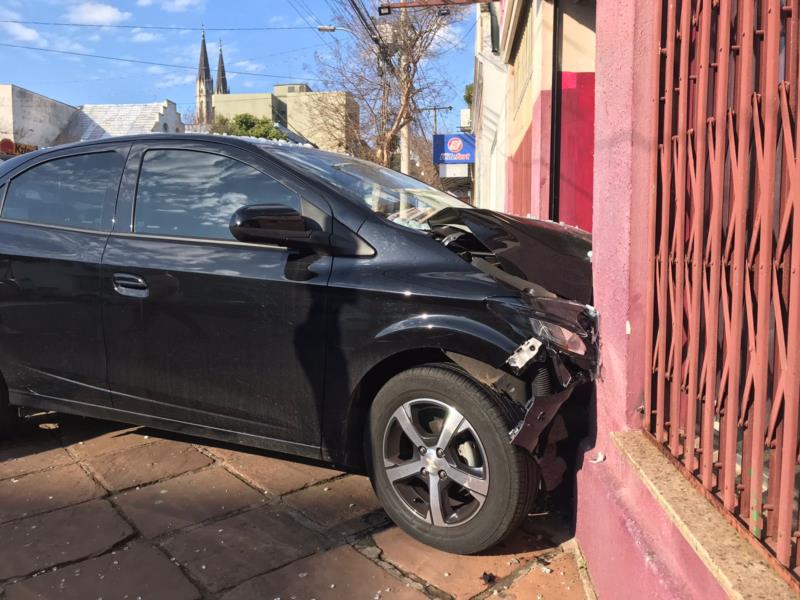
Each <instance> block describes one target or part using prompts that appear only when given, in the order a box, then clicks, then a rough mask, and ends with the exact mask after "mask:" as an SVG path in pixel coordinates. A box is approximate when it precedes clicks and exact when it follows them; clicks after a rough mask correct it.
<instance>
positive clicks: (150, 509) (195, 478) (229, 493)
mask: <svg viewBox="0 0 800 600" xmlns="http://www.w3.org/2000/svg"><path fill="white" fill-rule="evenodd" d="M263 501H264V495H263V494H261V493H260V492H258V491H256V490H254V489H253V488H251V487H250V486H249V485H247V484H246V483H244V482H242V481H241V480H239V479H237V478H236V477H234V476H233V475H231V474H230V473H228V472H227V471H226V470H225V469H223V468H221V467H218V468H211V469H205V470H203V471H199V472H197V473H187V474H186V475H181V476H179V477H175V478H174V479H168V480H167V481H163V482H161V483H156V484H154V485H149V486H146V487H142V488H138V489H137V488H134V489H130V490H128V491H127V492H123V493H122V494H120V495H119V496H117V497H116V502H117V505H118V506H119V507H120V508H121V509H122V511H123V512H124V513H125V515H126V516H127V517H128V518H129V519H130V520H131V521H133V523H134V524H135V525H136V527H137V528H138V529H139V531H141V532H142V534H143V535H144V536H146V537H155V536H157V535H161V534H163V533H165V532H167V531H171V530H175V529H181V528H183V527H187V526H189V525H192V524H194V523H200V522H202V521H205V520H207V519H210V518H211V517H214V516H216V515H223V514H225V513H228V512H231V511H234V510H239V509H242V508H244V507H246V506H250V505H251V504H256V503H258V502H263Z"/></svg>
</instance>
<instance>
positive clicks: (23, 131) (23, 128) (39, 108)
mask: <svg viewBox="0 0 800 600" xmlns="http://www.w3.org/2000/svg"><path fill="white" fill-rule="evenodd" d="M77 111H78V108H76V107H75V106H70V105H69V104H65V103H63V102H59V101H58V100H53V99H52V98H48V97H47V96H42V95H41V94H37V93H35V92H31V91H29V90H26V89H24V88H21V87H18V86H16V85H12V84H8V83H4V84H0V139H9V140H11V141H12V142H16V143H17V144H29V145H31V146H38V147H42V146H51V145H53V144H54V143H55V140H56V138H57V137H58V136H59V134H60V133H61V131H62V130H63V129H64V127H66V125H67V123H68V122H69V120H70V118H71V117H72V115H73V114H75V113H76V112H77Z"/></svg>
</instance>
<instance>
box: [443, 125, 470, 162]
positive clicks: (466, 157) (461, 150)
mask: <svg viewBox="0 0 800 600" xmlns="http://www.w3.org/2000/svg"><path fill="white" fill-rule="evenodd" d="M474 162H475V136H474V135H472V134H471V133H444V134H437V135H434V136H433V163H434V164H436V165H441V164H445V165H470V164H472V163H474Z"/></svg>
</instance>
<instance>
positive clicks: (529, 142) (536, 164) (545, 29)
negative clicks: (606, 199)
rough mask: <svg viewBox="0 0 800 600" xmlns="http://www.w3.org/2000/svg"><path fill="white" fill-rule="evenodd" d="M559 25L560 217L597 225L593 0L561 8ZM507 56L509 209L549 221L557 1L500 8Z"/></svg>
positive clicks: (510, 0) (519, 0)
mask: <svg viewBox="0 0 800 600" xmlns="http://www.w3.org/2000/svg"><path fill="white" fill-rule="evenodd" d="M559 7H560V9H559V15H560V18H559V23H560V25H561V36H560V40H561V46H560V47H561V51H560V55H561V65H560V70H561V80H560V86H561V88H560V92H561V103H560V110H561V112H560V115H559V119H558V123H559V132H558V137H557V140H558V144H559V146H558V158H559V169H558V172H559V182H558V184H559V185H558V188H559V211H558V219H559V220H561V221H564V222H566V223H569V224H572V225H577V226H579V227H581V228H583V229H587V230H591V227H592V217H591V214H592V170H593V145H592V143H591V139H587V132H591V131H592V130H593V126H594V64H595V35H594V27H595V22H594V14H595V2H594V0H587V1H585V2H581V3H575V2H572V1H566V0H564V1H562V2H560V4H559ZM503 15H504V18H503V35H502V38H503V45H504V50H503V57H504V59H505V60H506V62H508V64H509V78H508V83H507V86H506V94H507V99H508V100H507V102H508V104H507V109H506V110H507V112H508V127H507V131H508V135H507V147H508V162H507V167H506V172H507V183H506V202H505V209H506V210H507V211H508V212H511V213H514V214H517V215H522V216H530V217H535V218H542V219H547V218H549V217H550V192H551V190H550V187H551V186H550V173H551V156H552V151H551V145H552V140H551V129H552V119H553V116H552V112H551V111H552V102H553V93H552V85H553V77H552V73H553V42H554V19H555V9H554V6H553V3H552V1H545V0H532V1H530V2H526V1H524V0H506V1H505V2H504V3H503Z"/></svg>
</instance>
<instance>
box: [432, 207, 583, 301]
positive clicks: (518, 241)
mask: <svg viewBox="0 0 800 600" xmlns="http://www.w3.org/2000/svg"><path fill="white" fill-rule="evenodd" d="M428 223H429V225H430V226H431V227H442V226H446V225H451V226H459V225H460V226H461V227H463V228H466V229H468V230H469V231H470V232H471V233H472V234H473V235H474V236H475V238H477V239H478V241H480V243H481V244H483V245H484V246H486V248H487V249H488V250H490V251H491V252H492V254H494V256H495V257H496V258H497V261H498V262H499V263H500V265H501V266H502V268H503V271H505V272H506V273H508V274H510V275H512V276H514V277H518V278H520V279H522V280H525V281H528V282H531V283H533V284H535V286H539V287H541V288H545V290H546V291H549V292H551V293H553V294H556V295H557V296H560V297H562V298H566V299H568V300H573V301H575V302H579V303H581V304H591V303H592V236H591V234H589V233H587V232H585V231H583V230H581V229H578V228H576V227H571V226H569V225H564V224H561V223H554V222H552V221H539V220H535V219H524V218H521V217H515V216H512V215H507V214H504V213H499V212H495V211H491V210H486V209H479V208H446V209H443V210H441V211H439V212H438V213H436V214H435V215H433V216H432V217H431V218H430V219H429V221H428ZM535 290H536V288H535V287H534V293H535Z"/></svg>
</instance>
